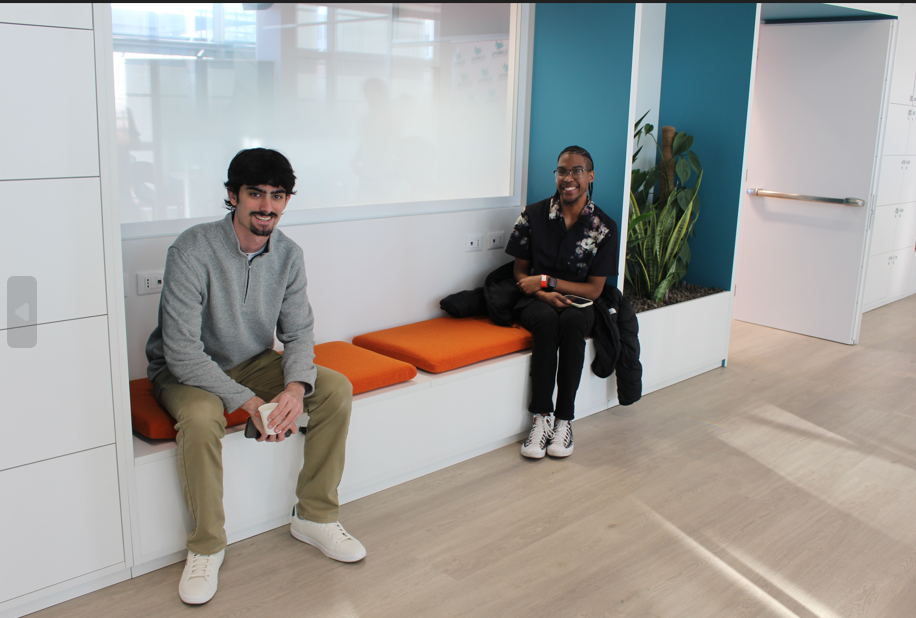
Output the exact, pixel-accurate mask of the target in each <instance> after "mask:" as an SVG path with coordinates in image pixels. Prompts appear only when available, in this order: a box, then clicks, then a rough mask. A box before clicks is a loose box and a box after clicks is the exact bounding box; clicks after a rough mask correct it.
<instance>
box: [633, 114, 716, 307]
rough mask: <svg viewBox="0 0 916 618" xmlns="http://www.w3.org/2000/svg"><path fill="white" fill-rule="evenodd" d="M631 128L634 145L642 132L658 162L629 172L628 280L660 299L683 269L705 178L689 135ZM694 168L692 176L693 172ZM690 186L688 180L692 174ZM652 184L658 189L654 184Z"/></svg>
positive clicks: (640, 293)
mask: <svg viewBox="0 0 916 618" xmlns="http://www.w3.org/2000/svg"><path fill="white" fill-rule="evenodd" d="M647 114H648V112H646V114H643V116H642V118H640V119H639V120H638V121H637V122H636V124H635V126H634V127H633V128H634V131H635V133H634V135H633V138H634V139H635V140H636V144H637V150H636V152H635V153H634V154H633V161H632V163H633V164H635V163H636V158H637V157H638V156H639V153H640V152H641V151H642V145H641V144H640V142H641V141H642V138H643V137H648V138H651V140H652V142H653V143H654V144H655V148H656V150H657V151H658V153H659V157H658V158H659V161H658V163H657V164H656V165H655V166H653V167H650V168H649V169H647V170H639V169H635V168H634V169H633V170H632V171H631V172H630V217H629V223H628V226H627V229H628V231H627V257H626V280H627V283H628V284H629V285H630V286H631V287H632V290H633V291H634V292H635V293H636V295H637V296H638V297H640V298H646V299H649V300H652V301H655V302H662V301H664V300H665V299H666V298H667V296H668V290H669V289H671V287H672V286H673V285H675V284H676V283H678V282H680V281H681V280H682V279H683V278H684V275H685V274H687V268H688V266H689V264H690V245H689V244H688V242H687V241H688V239H689V238H691V237H692V236H693V233H694V230H693V228H694V225H695V224H696V221H697V218H698V217H699V214H700V200H699V197H698V195H697V193H698V192H699V190H700V183H701V182H702V180H703V168H702V166H701V165H700V159H699V157H697V155H696V153H694V152H693V151H692V150H691V149H690V148H691V146H693V137H692V136H690V135H688V134H687V133H686V132H683V131H682V132H680V133H677V132H676V131H675V130H674V128H673V127H662V143H661V145H659V143H658V141H657V140H656V139H655V136H654V135H653V134H652V131H653V130H654V127H653V126H652V125H651V124H644V125H642V126H640V123H642V121H643V120H644V119H645V117H646V115H647ZM694 174H695V176H694ZM694 178H695V181H694V183H693V186H688V184H687V183H688V182H689V181H690V180H691V179H694ZM656 185H658V186H657V190H656Z"/></svg>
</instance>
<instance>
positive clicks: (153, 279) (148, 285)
mask: <svg viewBox="0 0 916 618" xmlns="http://www.w3.org/2000/svg"><path fill="white" fill-rule="evenodd" d="M162 275H163V272H162V271H161V270H149V271H146V272H142V273H137V296H143V295H144V294H158V293H159V292H161V291H162Z"/></svg>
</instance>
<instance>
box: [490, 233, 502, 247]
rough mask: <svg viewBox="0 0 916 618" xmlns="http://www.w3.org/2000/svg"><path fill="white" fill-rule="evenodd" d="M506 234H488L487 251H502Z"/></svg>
mask: <svg viewBox="0 0 916 618" xmlns="http://www.w3.org/2000/svg"><path fill="white" fill-rule="evenodd" d="M505 235H506V233H505V232H490V233H489V234H487V249H502V247H503V244H505V243H504V239H505Z"/></svg>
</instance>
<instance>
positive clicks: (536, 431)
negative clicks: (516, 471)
mask: <svg viewBox="0 0 916 618" xmlns="http://www.w3.org/2000/svg"><path fill="white" fill-rule="evenodd" d="M532 416H534V418H533V419H532V421H531V433H529V434H528V439H527V440H525V443H524V444H522V455H523V456H525V457H530V458H531V459H541V458H542V457H543V456H544V455H545V454H546V453H547V443H548V442H549V441H550V438H552V437H553V415H552V414H551V415H550V416H545V415H543V414H534V415H532Z"/></svg>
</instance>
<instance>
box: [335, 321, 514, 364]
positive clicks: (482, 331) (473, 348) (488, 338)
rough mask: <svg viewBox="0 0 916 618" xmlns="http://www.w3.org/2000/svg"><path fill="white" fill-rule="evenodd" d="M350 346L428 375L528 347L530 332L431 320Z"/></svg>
mask: <svg viewBox="0 0 916 618" xmlns="http://www.w3.org/2000/svg"><path fill="white" fill-rule="evenodd" d="M353 343H354V345H358V346H359V347H361V348H366V349H367V350H372V351H373V352H378V353H379V354H384V355H385V356H390V357H391V358H396V359H398V360H402V361H404V362H405V363H410V364H411V365H416V366H417V367H419V368H420V369H423V370H426V371H430V372H432V373H442V372H443V371H449V370H451V369H457V368H458V367H464V366H465V365H470V364H472V363H476V362H478V361H482V360H486V359H488V358H494V357H496V356H502V355H503V354H509V353H511V352H518V351H519V350H527V349H528V348H530V347H531V343H532V338H531V333H529V332H528V331H527V330H525V329H524V328H521V327H518V326H517V327H511V328H510V327H506V326H497V325H496V324H494V323H493V322H491V321H490V319H489V318H487V317H484V316H475V317H470V318H451V317H444V318H435V319H433V320H426V321H425V322H417V323H415V324H406V325H404V326H398V327H395V328H387V329H385V330H379V331H375V332H374V333H367V334H365V335H359V336H358V337H354V338H353Z"/></svg>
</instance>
